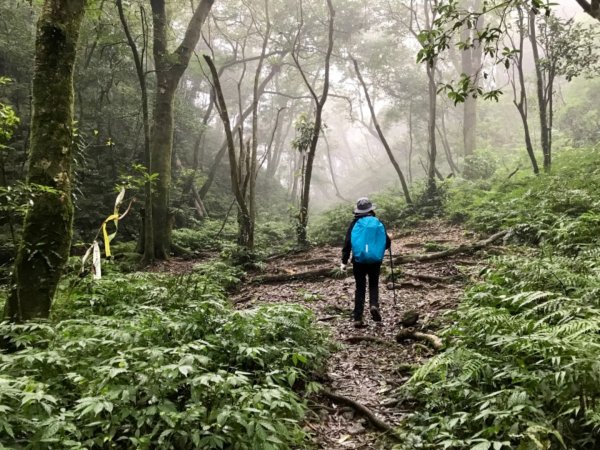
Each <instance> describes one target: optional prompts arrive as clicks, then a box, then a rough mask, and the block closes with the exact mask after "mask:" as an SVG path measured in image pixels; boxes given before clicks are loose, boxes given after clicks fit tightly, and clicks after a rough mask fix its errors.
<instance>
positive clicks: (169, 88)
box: [150, 0, 214, 259]
mask: <svg viewBox="0 0 600 450" xmlns="http://www.w3.org/2000/svg"><path fill="white" fill-rule="evenodd" d="M213 3H214V0H202V1H201V2H200V3H198V5H197V6H196V9H195V10H194V15H193V16H192V18H191V20H190V22H189V24H188V27H187V29H186V32H185V35H184V38H183V40H182V41H181V44H180V45H179V47H178V48H177V49H176V50H175V51H173V52H169V51H168V49H167V43H168V40H167V28H168V19H167V12H166V7H165V0H151V2H150V4H151V6H152V27H153V31H154V39H153V44H154V48H153V51H154V63H155V66H156V94H155V99H154V112H153V117H152V129H151V144H150V155H151V167H150V173H157V174H158V182H157V185H156V191H155V192H154V195H153V197H152V224H153V227H152V228H153V232H154V256H155V257H156V258H157V259H167V258H168V257H169V253H170V246H171V224H172V218H171V215H170V213H169V191H170V189H171V160H172V153H173V128H174V126H173V99H174V98H175V91H176V90H177V85H178V84H179V80H180V79H181V76H182V75H183V73H184V72H185V69H186V68H187V66H188V64H189V61H190V58H191V56H192V54H193V52H194V48H195V47H196V44H197V43H198V40H199V39H200V30H201V28H202V24H203V23H204V21H205V20H206V17H207V16H208V13H209V12H210V9H211V7H212V5H213Z"/></svg>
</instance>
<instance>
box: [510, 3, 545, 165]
mask: <svg viewBox="0 0 600 450" xmlns="http://www.w3.org/2000/svg"><path fill="white" fill-rule="evenodd" d="M517 12H518V14H519V19H518V20H519V22H518V24H519V33H518V35H519V52H518V56H517V59H516V61H515V67H516V69H517V74H518V78H519V99H518V100H517V88H516V85H515V82H514V80H513V81H511V83H512V85H513V95H514V97H513V103H514V104H515V106H516V107H517V110H518V111H519V115H520V116H521V121H522V122H523V133H524V136H525V148H526V150H527V155H528V156H529V160H530V161H531V167H532V169H533V173H534V174H536V175H537V174H538V173H539V172H540V169H539V167H538V163H537V159H536V157H535V152H534V151H533V145H532V143H531V133H530V131H529V121H528V117H527V116H528V108H527V90H526V89H525V74H524V72H523V47H524V42H525V19H524V14H523V9H522V8H521V7H518V8H517ZM513 47H514V43H513ZM513 79H514V77H513Z"/></svg>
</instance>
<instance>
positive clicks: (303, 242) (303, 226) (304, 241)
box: [292, 0, 335, 247]
mask: <svg viewBox="0 0 600 450" xmlns="http://www.w3.org/2000/svg"><path fill="white" fill-rule="evenodd" d="M327 9H328V10H329V23H328V39H327V51H326V53H325V74H324V76H323V91H322V93H321V97H320V98H319V97H318V96H317V94H316V92H315V91H314V89H313V88H312V86H311V84H310V82H309V81H308V79H307V78H306V75H305V74H304V72H303V71H302V68H301V67H300V62H299V61H298V57H297V55H296V54H295V49H294V51H292V56H293V58H294V62H295V63H296V67H297V68H298V70H299V71H300V75H302V79H303V80H304V83H305V84H306V87H307V88H308V89H309V91H310V93H311V95H312V97H313V99H314V101H315V123H314V127H313V133H312V139H311V142H310V145H309V148H308V151H307V154H306V162H305V165H304V170H303V171H302V173H303V183H302V192H301V193H300V208H299V213H298V228H297V236H298V244H299V245H300V246H303V247H304V246H307V245H308V236H307V227H308V207H309V200H310V182H311V179H312V170H313V163H314V160H315V154H316V152H317V144H318V143H319V135H320V134H321V126H322V121H323V108H324V107H325V102H326V101H327V95H328V94H329V71H330V61H331V53H332V52H333V24H334V18H335V10H334V8H333V3H332V1H331V0H327ZM301 27H302V23H301V24H300V28H299V30H300V29H301ZM298 33H299V32H298ZM297 38H298V35H296V39H297Z"/></svg>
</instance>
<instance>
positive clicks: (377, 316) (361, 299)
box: [340, 197, 391, 328]
mask: <svg viewBox="0 0 600 450" xmlns="http://www.w3.org/2000/svg"><path fill="white" fill-rule="evenodd" d="M369 216H373V217H375V205H374V204H373V203H371V201H370V200H369V199H368V198H366V197H363V198H359V199H358V201H357V202H356V208H355V209H354V219H353V220H352V222H351V223H350V226H349V227H348V231H347V232H346V239H345V241H344V247H343V248H342V264H341V266H340V269H341V270H342V271H345V270H346V267H347V264H348V260H349V259H350V253H352V260H351V261H352V272H353V274H354V280H355V282H356V290H355V294H354V312H353V318H354V326H355V327H357V328H362V327H364V326H365V325H364V322H363V311H364V307H365V296H366V290H367V277H368V279H369V311H370V313H371V318H372V319H373V321H374V322H376V323H379V324H380V323H381V313H380V312H379V273H380V271H381V261H379V262H372V263H360V262H357V261H356V258H355V256H356V255H355V254H354V252H353V251H352V230H353V229H354V226H355V225H356V223H357V222H358V221H359V220H360V219H362V218H363V217H369ZM383 229H384V232H385V227H384V228H383ZM385 240H386V242H385V250H388V249H389V248H390V246H391V240H390V237H389V235H388V234H387V232H385Z"/></svg>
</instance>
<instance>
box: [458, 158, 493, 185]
mask: <svg viewBox="0 0 600 450" xmlns="http://www.w3.org/2000/svg"><path fill="white" fill-rule="evenodd" d="M495 172H496V162H495V161H494V158H493V156H492V155H491V154H490V153H478V154H476V155H468V156H466V157H465V163H464V170H463V172H462V174H461V175H462V176H463V178H465V179H466V180H487V179H489V178H491V177H492V176H493V175H494V173H495Z"/></svg>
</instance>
